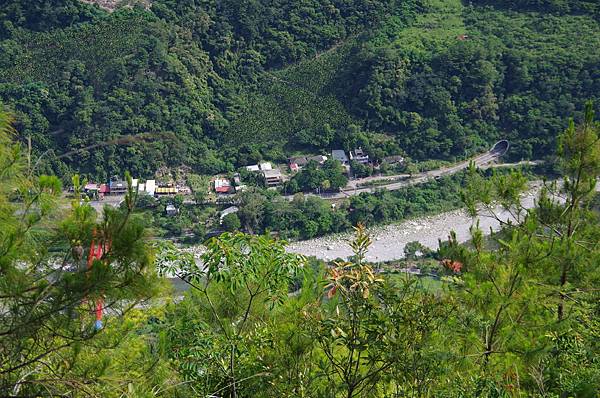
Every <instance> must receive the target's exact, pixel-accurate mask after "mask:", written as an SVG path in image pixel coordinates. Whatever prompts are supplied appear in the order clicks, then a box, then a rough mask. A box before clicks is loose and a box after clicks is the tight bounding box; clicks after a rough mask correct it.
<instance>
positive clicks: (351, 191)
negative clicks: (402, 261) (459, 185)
mask: <svg viewBox="0 0 600 398" xmlns="http://www.w3.org/2000/svg"><path fill="white" fill-rule="evenodd" d="M497 146H498V144H496V145H494V147H493V148H492V149H490V150H489V151H488V152H486V153H484V154H481V155H479V156H475V157H473V158H470V159H468V160H465V161H464V162H460V163H457V164H455V165H452V166H449V167H443V168H441V169H436V170H430V171H425V172H423V173H419V174H415V175H413V176H412V178H409V179H405V180H403V181H396V182H391V183H389V184H382V185H377V186H373V187H363V188H358V185H360V184H363V183H365V182H373V181H385V180H390V179H393V180H397V179H401V178H406V176H407V175H406V174H398V175H393V176H382V177H368V178H363V179H357V180H353V182H352V184H351V185H350V188H345V189H342V190H341V191H340V192H335V193H323V194H320V195H316V194H306V195H308V196H320V197H321V198H323V199H328V200H340V199H344V198H347V197H350V196H354V195H359V194H361V193H363V192H368V193H373V192H375V191H377V190H380V189H386V190H388V191H394V190H397V189H402V188H405V187H408V186H411V185H417V184H422V183H425V182H427V181H430V180H432V179H435V178H438V177H442V176H448V175H452V174H456V173H458V172H459V171H462V170H465V169H466V168H468V167H469V164H470V163H471V162H474V163H475V166H477V167H480V168H484V166H486V165H488V164H489V163H491V162H493V161H494V160H496V159H498V158H499V157H500V156H502V155H503V154H504V153H505V152H506V149H503V150H497V149H496V148H497ZM517 164H532V162H520V163H514V164H511V165H517ZM533 164H535V163H533ZM498 166H502V165H498ZM409 177H410V176H409ZM285 198H286V199H288V200H292V199H293V198H294V195H287V196H285Z"/></svg>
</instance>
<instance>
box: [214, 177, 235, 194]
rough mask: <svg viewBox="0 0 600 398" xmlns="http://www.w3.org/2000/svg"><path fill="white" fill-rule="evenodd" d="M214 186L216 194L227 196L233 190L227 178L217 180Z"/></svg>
mask: <svg viewBox="0 0 600 398" xmlns="http://www.w3.org/2000/svg"><path fill="white" fill-rule="evenodd" d="M214 186H215V192H216V193H223V194H227V193H230V192H231V191H232V190H233V187H232V186H231V181H229V180H228V179H227V178H215V181H214Z"/></svg>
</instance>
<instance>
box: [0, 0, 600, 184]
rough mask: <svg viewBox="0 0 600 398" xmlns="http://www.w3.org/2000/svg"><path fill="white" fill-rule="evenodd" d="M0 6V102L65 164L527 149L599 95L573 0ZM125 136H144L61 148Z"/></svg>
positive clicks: (201, 169) (141, 167) (140, 166)
mask: <svg viewBox="0 0 600 398" xmlns="http://www.w3.org/2000/svg"><path fill="white" fill-rule="evenodd" d="M5 3H7V7H5V8H4V10H5V11H3V12H1V13H0V21H2V25H1V26H2V27H1V28H0V39H1V41H0V51H1V52H2V53H3V54H5V55H4V56H3V57H2V59H1V60H0V100H2V101H3V102H5V103H6V104H8V105H9V106H10V107H11V108H12V109H13V111H14V113H15V114H16V117H17V130H18V131H19V134H20V137H21V139H23V140H24V139H25V137H27V136H31V137H32V141H33V145H34V152H35V153H36V154H38V155H40V154H42V153H44V152H47V151H48V150H49V149H50V153H48V154H47V155H46V157H45V161H44V162H42V163H43V164H41V165H40V167H42V168H45V169H46V170H48V171H50V170H52V171H54V172H57V173H59V174H60V175H64V176H67V175H69V174H71V173H73V172H76V171H79V172H82V173H84V174H88V175H90V176H91V177H96V178H106V177H107V176H109V175H113V174H121V173H122V172H123V171H124V170H126V169H127V170H131V171H132V173H134V174H135V175H139V176H142V177H144V176H146V177H147V176H151V175H152V174H153V172H154V170H156V169H157V168H158V167H160V166H163V165H166V166H176V165H180V164H187V165H190V166H192V168H193V169H194V170H195V171H196V172H198V173H203V174H214V173H218V172H223V171H228V170H233V169H234V168H235V167H238V166H240V165H244V164H248V163H251V162H256V161H258V160H260V159H270V160H275V161H283V160H284V159H285V157H286V156H288V155H289V154H292V153H297V152H312V153H326V152H328V151H329V150H330V149H331V148H334V147H343V148H346V149H350V148H351V147H352V146H355V145H361V146H363V148H365V149H366V151H367V152H368V153H369V154H370V155H371V157H372V158H375V159H378V158H381V157H383V156H386V155H392V154H397V153H406V154H408V155H409V156H411V157H413V158H415V159H423V160H424V159H431V158H434V159H445V160H454V159H455V158H457V157H464V156H466V155H469V154H471V153H474V152H477V151H480V150H482V149H484V148H487V147H488V146H489V144H490V143H491V142H493V141H495V140H497V139H499V138H507V139H509V140H510V141H511V142H512V143H513V147H512V150H511V156H512V157H513V158H515V159H520V158H533V157H536V158H537V157H543V156H545V155H546V154H549V153H550V152H551V148H553V147H554V145H555V137H556V135H557V133H558V132H559V131H562V130H563V129H564V127H565V125H566V122H567V118H568V117H570V116H571V115H576V116H577V115H579V114H580V112H581V110H582V107H583V102H584V101H585V100H586V99H588V98H592V99H594V98H596V97H597V96H598V92H600V91H599V90H598V88H600V83H599V82H600V78H599V77H600V67H599V65H600V60H599V59H598V58H600V55H598V54H597V51H595V49H596V48H597V47H598V44H599V43H600V29H599V26H598V19H597V18H596V17H597V7H594V4H593V3H589V2H585V1H580V2H576V1H570V2H567V3H568V4H569V7H567V8H565V7H559V6H558V3H559V2H552V1H547V2H545V3H544V4H545V5H539V6H536V7H537V8H536V7H534V6H532V3H531V4H530V3H529V2H526V1H523V2H512V3H511V4H510V5H509V6H508V7H507V6H506V5H503V6H499V5H498V4H495V3H493V2H489V1H475V2H471V3H469V4H466V3H462V2H460V1H458V0H452V1H440V0H411V1H394V2H391V3H389V2H383V1H374V2H369V3H363V2H361V1H358V0H331V1H329V2H325V3H322V2H316V1H314V2H310V1H309V2H306V3H302V4H288V3H287V2H278V1H266V0H262V1H248V2H241V3H240V2H230V1H219V2H217V1H212V2H205V3H202V5H200V4H197V3H196V2H194V1H184V2H174V1H169V0H157V1H154V2H153V3H152V8H151V9H150V10H146V9H144V7H138V8H135V7H134V8H133V9H129V8H124V9H117V10H115V11H114V12H112V13H107V12H106V11H103V10H102V9H100V8H98V7H96V6H92V5H88V4H83V3H80V2H78V1H75V0H70V1H67V2H57V1H55V0H44V1H42V2H41V3H44V4H43V5H42V6H40V5H39V4H38V5H37V6H34V5H28V4H25V5H23V4H21V2H16V1H5ZM58 3H60V6H58ZM546 3H547V4H546ZM555 3H556V4H555ZM511 8H512V9H511ZM130 135H132V136H137V135H140V137H144V138H143V139H140V140H138V141H137V142H134V143H131V142H129V143H128V145H120V146H119V145H108V146H104V147H101V148H97V149H94V150H93V151H86V150H80V151H79V152H75V154H73V155H70V156H68V157H61V154H64V153H65V152H70V151H73V150H78V149H80V148H86V147H90V146H93V145H94V144H97V143H101V142H106V141H111V140H118V138H119V137H122V136H130ZM152 137H154V138H152ZM169 137H171V138H169ZM66 149H68V150H69V151H67V150H66Z"/></svg>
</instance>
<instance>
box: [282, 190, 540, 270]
mask: <svg viewBox="0 0 600 398" xmlns="http://www.w3.org/2000/svg"><path fill="white" fill-rule="evenodd" d="M538 188H539V184H536V185H535V186H532V190H531V191H529V192H528V193H526V194H524V195H523V196H522V204H523V206H524V207H526V208H531V207H533V206H534V203H535V198H536V197H537V193H538ZM493 213H494V214H495V215H496V216H497V218H496V217H493V216H492V214H491V213H489V212H486V211H482V215H480V216H478V217H476V218H472V217H470V216H469V215H468V214H467V213H466V212H465V211H464V210H455V211H450V212H446V213H442V214H438V215H435V216H428V217H422V218H419V219H415V220H408V221H403V222H401V223H398V224H390V225H385V226H379V227H373V228H371V229H370V230H369V232H370V234H371V237H372V239H373V244H372V245H371V248H370V250H369V253H368V254H367V260H369V261H390V260H397V259H400V258H402V257H404V246H405V245H406V244H407V243H408V242H412V241H418V242H420V243H421V244H423V245H425V246H427V247H429V248H430V249H434V250H435V249H437V248H438V246H439V242H438V239H441V240H446V239H447V238H448V236H449V234H450V231H454V232H455V233H456V237H457V239H458V241H459V242H466V241H468V240H469V239H470V238H471V233H470V228H471V226H472V225H474V224H476V223H477V220H479V227H480V228H481V230H482V231H483V232H484V233H485V234H489V233H490V230H494V231H497V230H499V229H500V221H499V220H502V221H508V220H514V217H513V215H512V214H510V213H509V212H506V211H504V210H502V208H501V207H500V206H498V207H496V208H495V209H493ZM498 219H499V220H498ZM351 239H352V233H344V234H338V235H331V236H326V237H322V238H316V239H311V240H306V241H300V242H294V243H292V244H290V245H289V246H288V248H287V250H288V251H290V252H293V253H299V254H303V255H306V256H315V257H317V258H320V259H323V260H333V259H336V258H343V259H345V258H348V256H350V255H352V249H351V248H350V245H349V244H348V242H349V241H350V240H351Z"/></svg>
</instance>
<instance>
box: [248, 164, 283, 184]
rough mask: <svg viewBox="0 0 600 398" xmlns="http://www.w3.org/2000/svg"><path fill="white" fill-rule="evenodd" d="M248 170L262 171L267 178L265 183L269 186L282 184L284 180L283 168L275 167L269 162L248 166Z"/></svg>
mask: <svg viewBox="0 0 600 398" xmlns="http://www.w3.org/2000/svg"><path fill="white" fill-rule="evenodd" d="M246 170H248V171H251V172H254V173H261V174H262V175H263V177H264V178H265V183H266V184H267V186H268V187H276V186H279V185H281V183H282V182H283V174H281V170H279V169H278V168H273V166H272V165H271V163H269V162H264V163H259V164H253V165H250V166H246Z"/></svg>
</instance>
